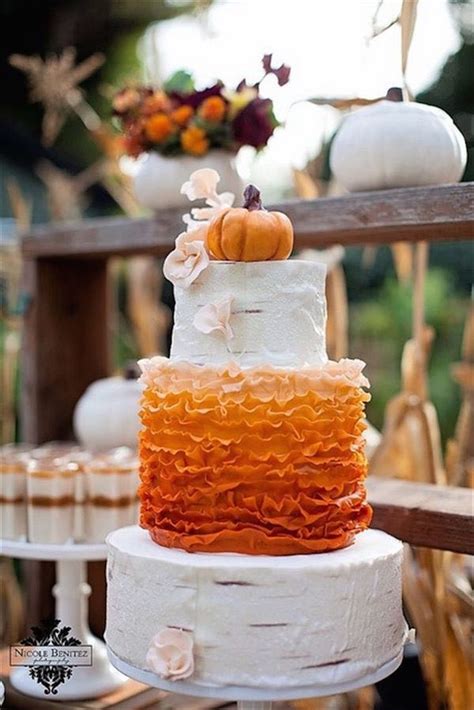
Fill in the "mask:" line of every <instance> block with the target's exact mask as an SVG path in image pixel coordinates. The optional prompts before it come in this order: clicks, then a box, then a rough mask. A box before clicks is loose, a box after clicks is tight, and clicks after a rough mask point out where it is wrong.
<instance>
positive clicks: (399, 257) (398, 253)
mask: <svg viewBox="0 0 474 710" xmlns="http://www.w3.org/2000/svg"><path fill="white" fill-rule="evenodd" d="M391 249H392V256H393V263H394V265H395V272H396V274H397V278H398V280H399V281H400V282H401V283H407V282H409V281H410V279H411V276H412V273H413V247H412V245H411V244H409V243H408V242H396V243H395V244H392V247H391Z"/></svg>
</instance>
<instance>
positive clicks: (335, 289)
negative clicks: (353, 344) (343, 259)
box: [326, 265, 349, 360]
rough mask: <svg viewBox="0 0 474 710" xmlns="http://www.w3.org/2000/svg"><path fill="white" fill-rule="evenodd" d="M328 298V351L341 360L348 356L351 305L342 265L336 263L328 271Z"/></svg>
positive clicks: (335, 358) (330, 354) (334, 357)
mask: <svg viewBox="0 0 474 710" xmlns="http://www.w3.org/2000/svg"><path fill="white" fill-rule="evenodd" d="M326 299H327V308H328V322H327V330H326V334H327V338H328V353H329V356H330V357H331V358H333V359H334V360H340V359H341V358H343V357H347V353H348V349H349V342H348V340H349V307H348V303H347V290H346V279H345V276H344V269H343V268H342V266H339V265H336V266H334V267H333V268H332V269H331V270H330V271H329V272H328V275H327V279H326Z"/></svg>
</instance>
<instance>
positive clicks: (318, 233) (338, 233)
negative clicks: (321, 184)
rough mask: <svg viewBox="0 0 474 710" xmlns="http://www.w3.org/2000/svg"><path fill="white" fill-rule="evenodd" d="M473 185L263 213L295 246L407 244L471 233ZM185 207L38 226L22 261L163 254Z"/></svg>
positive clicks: (298, 204) (297, 204)
mask: <svg viewBox="0 0 474 710" xmlns="http://www.w3.org/2000/svg"><path fill="white" fill-rule="evenodd" d="M473 205H474V183H461V184H455V185H439V186H430V187H415V188H403V189H397V190H383V191H377V192H365V193H359V194H356V195H347V196H344V197H336V198H334V197H332V198H324V199H318V200H294V201H291V202H284V203H281V204H278V205H270V206H269V209H279V210H281V211H282V212H285V213H286V214H287V215H288V216H289V217H290V219H291V220H292V221H293V224H294V227H295V237H296V240H295V243H296V247H297V248H301V247H322V246H329V245H331V244H345V245H348V246H349V245H357V244H390V243H392V242H395V241H401V240H407V241H412V242H415V241H418V240H425V239H426V240H429V241H440V240H451V239H452V240H461V239H469V238H471V237H473V236H474V209H473ZM184 211H185V210H184V209H183V208H179V209H168V210H162V211H160V212H159V213H157V214H156V215H155V216H154V217H153V218H151V219H138V220H129V219H121V218H117V219H95V220H86V221H82V222H77V223H75V222H74V223H70V224H61V225H57V226H52V225H46V226H44V227H37V228H36V229H35V230H34V231H33V232H32V233H31V234H30V235H27V236H26V237H25V238H24V239H23V243H22V248H23V254H24V256H25V257H30V258H45V257H50V256H57V257H91V256H92V257H97V256H101V257H106V256H111V255H122V256H130V255H132V254H140V253H147V254H155V255H156V256H165V255H166V254H167V253H168V252H169V251H170V250H171V248H172V245H173V243H174V239H175V237H176V236H177V234H178V233H179V232H180V231H182V229H183V223H182V220H181V218H182V214H183V212H184Z"/></svg>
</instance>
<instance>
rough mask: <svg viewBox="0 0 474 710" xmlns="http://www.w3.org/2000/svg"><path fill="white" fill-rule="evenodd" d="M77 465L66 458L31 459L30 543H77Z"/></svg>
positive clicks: (29, 479)
mask: <svg viewBox="0 0 474 710" xmlns="http://www.w3.org/2000/svg"><path fill="white" fill-rule="evenodd" d="M77 470H78V466H77V464H75V463H73V462H71V461H68V460H67V459H64V458H54V457H47V456H41V457H40V458H31V459H30V461H29V463H28V468H27V494H28V540H29V541H30V542H34V543H47V544H58V545H60V544H63V543H66V542H72V541H73V534H74V502H75V500H74V487H75V479H76V475H77Z"/></svg>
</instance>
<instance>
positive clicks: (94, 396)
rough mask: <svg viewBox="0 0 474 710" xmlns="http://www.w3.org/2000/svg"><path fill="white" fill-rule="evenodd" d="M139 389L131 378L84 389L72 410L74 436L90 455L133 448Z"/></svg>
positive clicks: (98, 383) (136, 437) (135, 444)
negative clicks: (114, 449) (90, 452)
mask: <svg viewBox="0 0 474 710" xmlns="http://www.w3.org/2000/svg"><path fill="white" fill-rule="evenodd" d="M142 390H143V387H142V385H141V384H140V383H139V382H138V381H137V380H136V379H135V377H133V379H131V378H130V379H127V377H107V378H105V379H103V380H97V381H96V382H93V383H92V384H91V385H89V387H88V388H87V389H86V391H85V392H84V394H83V395H82V397H81V398H80V400H79V402H78V403H77V405H76V408H75V410H74V422H73V423H74V433H75V434H76V437H77V438H78V440H79V441H80V443H81V444H82V445H83V446H84V447H85V448H86V449H88V450H90V451H94V452H96V451H106V450H108V449H113V448H116V447H118V446H128V447H130V448H132V449H134V448H136V447H137V444H138V432H139V430H140V420H139V417H138V411H139V408H140V398H141V395H142Z"/></svg>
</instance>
